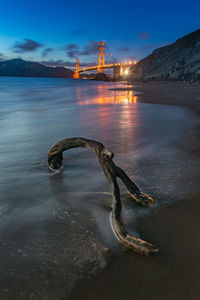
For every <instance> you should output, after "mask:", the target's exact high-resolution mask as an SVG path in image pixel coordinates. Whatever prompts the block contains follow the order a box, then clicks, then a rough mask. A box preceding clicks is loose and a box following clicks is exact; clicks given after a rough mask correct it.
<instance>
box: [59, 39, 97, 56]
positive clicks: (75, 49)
mask: <svg viewBox="0 0 200 300" xmlns="http://www.w3.org/2000/svg"><path fill="white" fill-rule="evenodd" d="M61 50H65V51H66V50H67V51H66V54H67V56H68V57H69V58H76V57H78V56H81V55H84V56H87V55H91V54H96V53H98V42H96V41H89V42H88V44H87V45H85V46H84V47H83V49H82V50H81V49H80V48H79V46H78V45H76V44H69V45H67V46H65V47H63V48H61Z"/></svg>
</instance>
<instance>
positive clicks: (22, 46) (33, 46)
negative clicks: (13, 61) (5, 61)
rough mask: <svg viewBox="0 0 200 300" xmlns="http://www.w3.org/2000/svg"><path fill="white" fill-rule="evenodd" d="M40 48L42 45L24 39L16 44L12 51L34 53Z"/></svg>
mask: <svg viewBox="0 0 200 300" xmlns="http://www.w3.org/2000/svg"><path fill="white" fill-rule="evenodd" d="M42 46H43V45H42V44H40V43H38V42H36V41H33V40H30V39H24V40H23V41H21V42H16V43H15V44H14V46H13V49H14V52H17V53H21V52H30V51H35V50H37V49H38V48H40V47H42Z"/></svg>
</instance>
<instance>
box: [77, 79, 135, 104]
mask: <svg viewBox="0 0 200 300" xmlns="http://www.w3.org/2000/svg"><path fill="white" fill-rule="evenodd" d="M76 90H77V100H78V105H92V104H125V105H126V104H131V103H137V100H138V97H137V96H136V95H135V93H134V92H133V91H131V90H128V91H118V90H116V91H114V90H111V89H110V91H109V95H108V94H106V95H104V90H105V85H101V84H99V85H98V88H97V96H95V97H93V98H92V99H84V100H83V99H82V89H81V88H77V89H76Z"/></svg>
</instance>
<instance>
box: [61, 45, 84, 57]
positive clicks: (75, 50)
mask: <svg viewBox="0 0 200 300" xmlns="http://www.w3.org/2000/svg"><path fill="white" fill-rule="evenodd" d="M62 50H65V51H66V50H67V52H66V54H67V56H68V57H69V58H76V57H77V56H79V55H80V52H79V46H78V45H76V44H69V45H67V46H65V47H64V48H62Z"/></svg>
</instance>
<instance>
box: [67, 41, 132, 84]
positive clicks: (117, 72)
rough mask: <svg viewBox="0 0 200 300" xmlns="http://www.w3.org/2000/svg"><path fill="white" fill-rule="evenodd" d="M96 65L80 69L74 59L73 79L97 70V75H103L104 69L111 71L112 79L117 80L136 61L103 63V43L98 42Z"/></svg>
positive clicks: (78, 61)
mask: <svg viewBox="0 0 200 300" xmlns="http://www.w3.org/2000/svg"><path fill="white" fill-rule="evenodd" d="M98 50H99V51H98V65H95V66H89V67H82V68H81V67H80V59H79V58H77V59H76V69H75V72H74V75H73V78H75V79H79V78H80V73H83V72H87V71H88V72H89V71H93V70H98V72H99V73H104V70H105V69H113V78H114V79H118V78H119V77H121V76H123V75H126V74H128V70H129V68H130V67H131V66H133V65H134V64H136V63H137V62H136V61H125V62H121V63H108V64H106V63H105V42H99V47H98Z"/></svg>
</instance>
